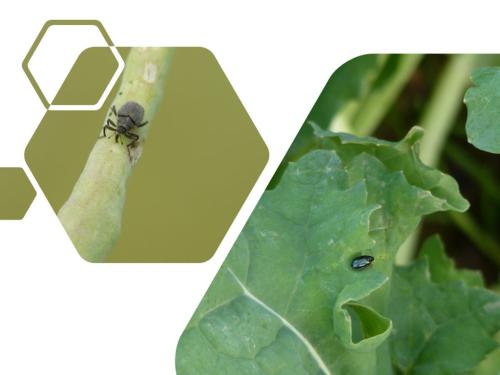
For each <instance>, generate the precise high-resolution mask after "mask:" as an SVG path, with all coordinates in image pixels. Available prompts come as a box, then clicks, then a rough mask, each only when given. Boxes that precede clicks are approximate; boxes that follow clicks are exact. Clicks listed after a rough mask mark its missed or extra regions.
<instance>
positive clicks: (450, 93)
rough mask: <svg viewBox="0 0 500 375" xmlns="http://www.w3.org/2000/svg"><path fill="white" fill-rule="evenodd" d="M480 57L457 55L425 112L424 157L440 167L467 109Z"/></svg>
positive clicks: (422, 156) (451, 60)
mask: <svg viewBox="0 0 500 375" xmlns="http://www.w3.org/2000/svg"><path fill="white" fill-rule="evenodd" d="M477 61H478V57H477V56H476V55H454V56H452V57H451V58H450V61H449V63H448V65H447V66H446V68H445V71H444V72H443V73H442V76H441V78H440V80H439V81H438V83H437V86H436V89H435V90H434V92H433V94H432V98H431V100H430V101H429V104H428V106H427V108H426V109H425V111H424V114H423V116H422V120H421V121H420V124H419V125H420V126H421V127H423V128H424V129H425V135H424V138H423V139H422V143H421V145H420V158H421V159H422V161H423V162H424V163H426V164H428V165H430V166H432V167H434V166H436V164H437V162H438V161H439V158H440V156H441V153H442V151H443V147H444V144H445V142H446V139H447V138H448V135H449V133H450V131H451V128H452V127H453V125H454V120H455V118H456V116H457V114H458V112H459V110H460V108H461V107H462V106H463V97H464V93H465V89H466V88H467V86H468V85H470V79H469V76H470V73H471V71H472V69H473V68H474V67H475V66H476V65H477Z"/></svg>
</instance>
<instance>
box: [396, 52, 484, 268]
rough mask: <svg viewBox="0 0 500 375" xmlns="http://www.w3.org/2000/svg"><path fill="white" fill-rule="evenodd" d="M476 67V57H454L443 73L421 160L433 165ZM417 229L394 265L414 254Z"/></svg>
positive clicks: (427, 116) (428, 113)
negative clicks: (471, 73) (472, 71)
mask: <svg viewBox="0 0 500 375" xmlns="http://www.w3.org/2000/svg"><path fill="white" fill-rule="evenodd" d="M476 64H477V56H476V55H454V56H452V57H451V58H450V61H449V62H448V64H447V66H446V67H445V70H444V72H443V73H442V75H441V77H440V79H439V81H438V83H437V85H436V88H435V89H434V91H433V93H432V97H431V99H430V101H429V104H428V105H427V107H426V109H425V111H424V114H423V116H422V120H421V121H420V125H421V126H422V127H423V128H424V129H425V134H424V138H423V139H422V143H421V145H420V158H421V159H422V161H423V162H424V163H426V164H428V165H430V166H435V165H436V164H437V162H438V160H439V158H440V156H441V153H442V150H443V146H444V143H445V141H446V139H447V138H448V135H449V132H450V130H451V128H452V126H453V124H454V120H455V118H456V116H457V114H458V112H459V110H460V108H461V106H462V105H463V96H464V92H465V89H466V87H467V85H468V84H469V75H470V72H471V70H472V69H473V68H474V67H475V65H476ZM418 236H419V230H416V231H415V232H414V233H413V234H412V235H411V236H410V237H409V238H408V239H407V240H406V241H405V243H404V244H403V245H402V246H401V247H400V249H399V251H398V253H397V255H396V263H397V264H409V263H410V262H411V261H412V260H413V258H414V257H415V254H416V252H417V246H416V245H417V242H418V241H417V240H418Z"/></svg>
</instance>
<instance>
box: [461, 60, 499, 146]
mask: <svg viewBox="0 0 500 375" xmlns="http://www.w3.org/2000/svg"><path fill="white" fill-rule="evenodd" d="M471 80H472V82H473V83H474V85H475V86H474V87H471V88H469V89H468V90H467V92H466V93H465V99H464V102H465V104H466V105H467V111H468V113H467V123H466V125H465V130H466V132H467V138H468V140H469V142H470V143H472V144H473V145H474V146H476V147H477V148H478V149H480V150H483V151H488V152H492V153H495V154H500V68H498V67H489V68H479V69H476V70H475V71H474V72H473V74H472V77H471Z"/></svg>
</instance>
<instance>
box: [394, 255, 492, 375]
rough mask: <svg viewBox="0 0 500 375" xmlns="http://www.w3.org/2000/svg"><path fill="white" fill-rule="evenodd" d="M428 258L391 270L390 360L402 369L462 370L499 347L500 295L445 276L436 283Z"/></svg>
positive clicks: (415, 371)
mask: <svg viewBox="0 0 500 375" xmlns="http://www.w3.org/2000/svg"><path fill="white" fill-rule="evenodd" d="M427 259H428V258H427V257H426V256H424V257H423V258H422V259H420V260H418V261H416V262H415V263H414V264H413V265H411V266H408V267H396V272H395V273H394V275H393V280H392V289H391V305H390V317H391V318H392V321H393V324H394V330H393V336H392V338H391V352H392V359H393V363H394V365H395V367H397V368H398V369H399V370H400V371H401V372H402V373H404V374H426V375H428V374H429V375H432V374H436V375H437V374H460V373H464V372H465V371H469V370H472V369H473V368H474V367H475V366H477V365H478V363H479V362H480V361H481V360H482V359H483V358H484V357H485V356H486V355H487V354H488V353H489V352H490V351H492V350H494V349H495V348H497V347H498V344H497V342H496V341H495V339H494V334H495V333H496V332H497V331H498V329H500V298H499V296H498V295H497V294H495V293H493V292H490V291H488V290H486V289H482V288H477V287H469V286H467V285H466V284H465V282H463V281H462V280H453V277H452V278H449V277H448V276H449V275H447V276H446V277H444V278H442V281H440V282H434V281H433V280H432V279H431V276H430V275H431V273H432V272H430V270H429V266H428V261H427ZM434 268H436V267H434ZM455 276H456V275H455ZM439 277H440V278H441V276H439Z"/></svg>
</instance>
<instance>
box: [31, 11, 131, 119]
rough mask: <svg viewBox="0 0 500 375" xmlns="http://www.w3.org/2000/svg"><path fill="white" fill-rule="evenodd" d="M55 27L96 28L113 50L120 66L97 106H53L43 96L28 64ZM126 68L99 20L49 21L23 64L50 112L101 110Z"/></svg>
mask: <svg viewBox="0 0 500 375" xmlns="http://www.w3.org/2000/svg"><path fill="white" fill-rule="evenodd" d="M54 25H63V26H64V25H69V26H81V25H83V26H95V27H97V29H98V30H99V32H100V33H101V35H102V37H103V38H104V40H105V41H106V43H107V44H108V47H109V49H110V50H111V52H112V54H113V56H114V57H115V59H116V62H117V63H118V66H117V68H116V71H115V73H114V74H113V76H112V77H111V79H110V81H109V83H108V84H107V86H106V88H105V89H104V91H103V93H102V94H101V97H100V98H99V100H98V101H97V103H95V104H90V105H79V104H74V105H73V104H69V105H66V104H63V105H52V104H51V103H49V101H48V100H47V98H46V97H45V95H44V94H43V91H42V89H41V87H40V85H39V84H38V82H37V81H36V79H35V77H34V75H33V74H32V73H31V71H30V70H29V67H28V64H29V61H30V60H31V58H32V57H33V55H34V53H35V51H36V49H37V47H38V46H39V45H40V42H41V41H42V39H43V37H44V35H45V33H46V32H47V30H48V29H49V27H51V26H54ZM124 67H125V62H124V61H123V58H122V56H121V55H120V53H119V52H118V49H117V48H116V46H115V45H114V43H113V42H112V40H111V38H110V37H109V35H108V33H107V32H106V30H105V29H104V26H103V25H102V23H101V22H100V21H97V20H49V21H47V22H45V24H44V25H43V27H42V29H41V30H40V32H39V33H38V35H37V37H36V39H35V41H34V42H33V44H32V46H31V48H30V49H29V51H28V53H27V54H26V57H25V58H24V60H23V62H22V68H23V70H24V73H25V74H26V76H27V77H28V80H29V81H30V83H31V85H32V86H33V88H34V89H35V92H36V93H37V95H38V97H39V98H40V100H41V102H42V104H43V106H44V107H45V108H46V109H47V110H49V111H95V110H98V109H100V108H101V106H102V105H103V104H104V102H105V101H106V98H107V96H108V95H109V93H110V92H111V89H112V88H113V86H114V85H115V83H116V82H117V81H118V78H119V77H120V75H121V73H122V71H123V69H124Z"/></svg>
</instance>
